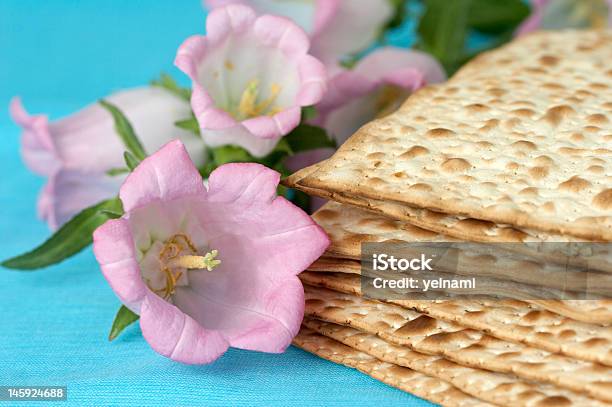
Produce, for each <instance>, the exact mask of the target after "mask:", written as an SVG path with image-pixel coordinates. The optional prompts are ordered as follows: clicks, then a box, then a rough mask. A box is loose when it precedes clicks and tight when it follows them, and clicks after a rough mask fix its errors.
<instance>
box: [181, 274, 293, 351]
mask: <svg viewBox="0 0 612 407" xmlns="http://www.w3.org/2000/svg"><path fill="white" fill-rule="evenodd" d="M244 271H245V270H241V271H240V272H241V273H242V275H243V278H237V277H238V272H234V273H227V270H224V271H219V272H218V273H217V270H216V269H215V270H214V272H211V273H202V272H191V273H190V276H189V279H190V283H191V286H190V287H189V288H185V287H178V288H177V293H176V294H175V296H174V301H175V303H176V304H177V307H179V308H180V309H181V310H184V311H185V312H186V313H187V314H189V315H190V316H191V317H192V318H194V319H195V320H196V321H198V322H199V324H200V325H201V326H205V327H210V328H211V329H212V328H214V329H218V330H220V331H222V332H223V336H224V337H225V338H226V339H227V340H228V342H229V343H230V345H231V346H232V347H237V348H241V349H249V350H256V351H261V352H272V353H279V352H283V351H284V350H285V349H286V348H287V346H289V344H290V343H291V340H292V339H293V337H294V336H295V335H296V334H297V332H298V331H299V328H300V323H301V322H302V319H303V316H304V289H303V287H302V284H301V282H300V280H299V279H298V278H297V277H294V276H292V277H290V278H288V279H284V280H269V279H267V278H262V277H264V276H261V275H259V274H256V273H246V274H245V273H244ZM213 273H216V274H218V276H213V275H212V274H213ZM228 274H231V275H230V276H228ZM220 282H222V284H220Z"/></svg>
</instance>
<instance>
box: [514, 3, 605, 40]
mask: <svg viewBox="0 0 612 407" xmlns="http://www.w3.org/2000/svg"><path fill="white" fill-rule="evenodd" d="M531 5H532V11H531V15H530V16H529V17H528V18H527V19H526V20H525V21H524V22H523V23H522V24H521V25H520V26H519V28H518V29H517V31H516V34H517V35H524V34H527V33H530V32H533V31H536V30H560V29H564V28H605V27H612V0H554V1H553V0H531Z"/></svg>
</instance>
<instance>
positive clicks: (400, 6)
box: [385, 0, 408, 30]
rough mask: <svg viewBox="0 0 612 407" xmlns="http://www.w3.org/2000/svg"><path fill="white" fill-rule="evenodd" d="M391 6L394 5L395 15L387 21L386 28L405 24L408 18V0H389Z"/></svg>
mask: <svg viewBox="0 0 612 407" xmlns="http://www.w3.org/2000/svg"><path fill="white" fill-rule="evenodd" d="M388 1H389V4H390V5H391V7H393V15H392V17H391V19H390V20H389V21H388V22H387V25H386V27H385V30H389V29H393V28H397V27H399V26H401V25H402V24H404V20H405V19H406V4H407V3H408V1H407V0H388Z"/></svg>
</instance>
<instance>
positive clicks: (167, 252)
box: [153, 233, 221, 299]
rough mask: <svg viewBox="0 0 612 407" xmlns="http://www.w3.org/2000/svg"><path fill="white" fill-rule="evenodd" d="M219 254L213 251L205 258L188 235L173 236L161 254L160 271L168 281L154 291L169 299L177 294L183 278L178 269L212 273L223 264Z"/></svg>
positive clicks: (165, 244) (181, 271)
mask: <svg viewBox="0 0 612 407" xmlns="http://www.w3.org/2000/svg"><path fill="white" fill-rule="evenodd" d="M183 253H187V254H183ZM218 253H219V252H218V251H217V250H211V251H210V252H208V253H206V254H205V255H204V256H200V255H198V250H197V249H196V247H195V245H194V244H193V242H192V241H191V239H189V237H188V236H187V235H185V234H182V233H178V234H176V235H174V236H172V237H171V238H170V239H168V240H167V241H166V242H165V243H164V247H163V248H162V249H161V250H160V252H159V264H160V271H161V272H162V273H163V274H164V277H165V280H166V284H165V287H164V288H162V289H153V291H154V292H155V293H157V294H158V295H160V296H161V297H162V298H164V299H168V298H169V297H170V296H171V295H172V294H174V293H175V291H176V286H177V284H178V281H179V280H180V278H181V277H182V276H183V270H176V269H188V270H195V269H206V270H208V271H212V270H213V269H214V268H215V267H217V266H218V265H219V264H221V260H217V259H216V257H217V255H218Z"/></svg>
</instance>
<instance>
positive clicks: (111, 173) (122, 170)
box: [106, 168, 130, 177]
mask: <svg viewBox="0 0 612 407" xmlns="http://www.w3.org/2000/svg"><path fill="white" fill-rule="evenodd" d="M128 172H130V170H129V169H128V168H111V169H110V170H108V171H106V175H108V176H110V177H115V176H117V175H123V174H127V173H128Z"/></svg>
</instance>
